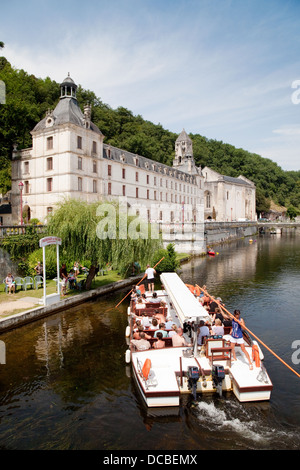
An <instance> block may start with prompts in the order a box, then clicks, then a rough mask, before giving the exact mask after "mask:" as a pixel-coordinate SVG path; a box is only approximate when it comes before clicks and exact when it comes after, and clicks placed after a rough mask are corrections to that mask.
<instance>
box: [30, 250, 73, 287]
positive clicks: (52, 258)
mask: <svg viewBox="0 0 300 470" xmlns="http://www.w3.org/2000/svg"><path fill="white" fill-rule="evenodd" d="M45 259H46V278H47V279H54V278H55V277H57V261H56V247H55V246H47V248H46V249H45ZM38 261H40V262H41V263H43V249H42V248H39V249H38V250H34V251H33V252H32V253H30V255H29V256H28V259H27V274H28V276H33V275H36V272H35V270H34V268H35V266H36V265H37V263H38ZM63 262H64V260H62V259H60V264H61V263H63ZM70 268H71V267H70Z"/></svg>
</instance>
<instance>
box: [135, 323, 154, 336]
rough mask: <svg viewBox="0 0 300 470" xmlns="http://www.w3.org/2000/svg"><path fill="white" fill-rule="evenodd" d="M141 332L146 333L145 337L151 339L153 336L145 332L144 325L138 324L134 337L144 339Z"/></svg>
mask: <svg viewBox="0 0 300 470" xmlns="http://www.w3.org/2000/svg"><path fill="white" fill-rule="evenodd" d="M141 333H144V336H143V337H144V338H145V339H151V338H152V337H151V336H150V335H147V333H145V331H144V327H143V326H142V325H140V326H138V328H137V329H136V331H135V332H134V333H133V336H132V337H133V339H142V338H141Z"/></svg>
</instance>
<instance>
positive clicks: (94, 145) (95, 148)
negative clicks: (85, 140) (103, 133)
mask: <svg viewBox="0 0 300 470" xmlns="http://www.w3.org/2000/svg"><path fill="white" fill-rule="evenodd" d="M92 152H93V153H97V142H95V141H94V140H93V146H92Z"/></svg>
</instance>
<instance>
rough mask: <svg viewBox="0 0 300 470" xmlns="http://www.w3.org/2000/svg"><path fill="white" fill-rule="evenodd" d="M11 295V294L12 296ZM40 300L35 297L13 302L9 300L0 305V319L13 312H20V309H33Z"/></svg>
mask: <svg viewBox="0 0 300 470" xmlns="http://www.w3.org/2000/svg"><path fill="white" fill-rule="evenodd" d="M12 295H13V294H12ZM39 301H40V299H37V298H36V297H23V298H22V299H19V300H14V299H12V298H10V299H9V300H7V301H6V302H1V303H0V317H1V316H2V315H3V314H8V313H11V312H13V311H14V310H21V309H26V310H27V309H29V308H34V307H36V306H37V305H39Z"/></svg>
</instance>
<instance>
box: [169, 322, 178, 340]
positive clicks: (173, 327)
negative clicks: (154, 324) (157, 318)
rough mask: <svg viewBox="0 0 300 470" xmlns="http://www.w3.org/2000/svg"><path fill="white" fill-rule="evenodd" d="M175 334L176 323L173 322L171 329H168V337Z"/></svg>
mask: <svg viewBox="0 0 300 470" xmlns="http://www.w3.org/2000/svg"><path fill="white" fill-rule="evenodd" d="M176 334H177V325H175V323H173V325H172V329H171V331H169V338H172V336H174V335H176Z"/></svg>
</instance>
